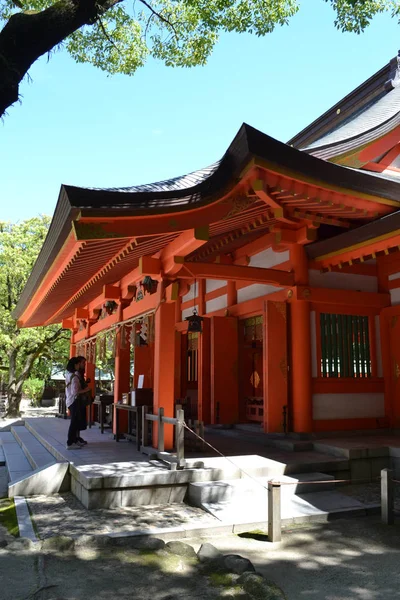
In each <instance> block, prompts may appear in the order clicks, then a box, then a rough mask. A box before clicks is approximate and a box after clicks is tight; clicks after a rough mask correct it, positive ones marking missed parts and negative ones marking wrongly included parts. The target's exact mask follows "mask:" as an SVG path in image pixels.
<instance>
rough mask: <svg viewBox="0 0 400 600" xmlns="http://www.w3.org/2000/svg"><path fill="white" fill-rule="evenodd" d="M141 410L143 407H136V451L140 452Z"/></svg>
mask: <svg viewBox="0 0 400 600" xmlns="http://www.w3.org/2000/svg"><path fill="white" fill-rule="evenodd" d="M143 408H144V407H143V406H137V407H136V449H137V450H140V444H141V441H142V424H143V420H142V412H143Z"/></svg>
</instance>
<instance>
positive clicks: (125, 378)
mask: <svg viewBox="0 0 400 600" xmlns="http://www.w3.org/2000/svg"><path fill="white" fill-rule="evenodd" d="M123 334H124V335H125V332H123ZM121 345H122V344H121V330H120V329H119V330H118V332H117V339H116V342H115V348H116V350H115V381H114V402H115V403H116V402H118V400H121V399H122V394H125V393H127V392H129V391H130V388H131V382H130V378H131V376H130V358H131V353H130V345H129V343H128V342H127V340H126V339H125V340H124V344H123V346H124V347H123V348H121ZM121 413H122V414H120V415H119V425H120V432H119V433H123V432H124V431H127V426H128V414H127V413H126V414H125V411H121ZM115 425H116V418H115V410H114V425H113V431H114V433H116V429H115Z"/></svg>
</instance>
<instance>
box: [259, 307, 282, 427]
mask: <svg viewBox="0 0 400 600" xmlns="http://www.w3.org/2000/svg"><path fill="white" fill-rule="evenodd" d="M287 359H288V356H287V304H286V302H273V301H267V302H265V308H264V422H263V428H264V431H265V432H266V433H278V432H281V431H283V407H284V406H287V404H288V360H287Z"/></svg>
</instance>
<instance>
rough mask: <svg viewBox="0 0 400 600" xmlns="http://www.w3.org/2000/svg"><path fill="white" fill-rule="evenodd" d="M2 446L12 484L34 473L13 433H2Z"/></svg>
mask: <svg viewBox="0 0 400 600" xmlns="http://www.w3.org/2000/svg"><path fill="white" fill-rule="evenodd" d="M0 444H1V446H2V449H3V452H4V456H5V462H6V466H7V471H8V477H9V480H10V482H13V481H16V480H17V479H20V478H21V477H24V476H25V475H28V474H30V473H32V470H33V469H32V466H31V465H30V463H29V461H28V459H27V458H26V456H25V454H24V451H23V450H22V448H21V446H20V445H19V443H18V442H17V440H16V439H15V437H14V436H13V434H12V433H11V431H3V432H0Z"/></svg>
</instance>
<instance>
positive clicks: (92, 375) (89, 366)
mask: <svg viewBox="0 0 400 600" xmlns="http://www.w3.org/2000/svg"><path fill="white" fill-rule="evenodd" d="M85 377H86V379H90V383H89V387H90V389H91V394H92V398H94V397H95V395H96V365H95V364H94V363H91V362H86V371H85ZM90 410H91V411H92V417H93V405H92V404H91V405H90V406H88V407H87V409H86V412H87V417H88V418H89V411H90Z"/></svg>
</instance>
